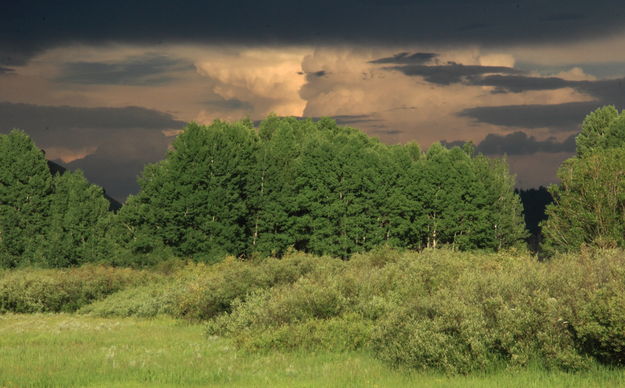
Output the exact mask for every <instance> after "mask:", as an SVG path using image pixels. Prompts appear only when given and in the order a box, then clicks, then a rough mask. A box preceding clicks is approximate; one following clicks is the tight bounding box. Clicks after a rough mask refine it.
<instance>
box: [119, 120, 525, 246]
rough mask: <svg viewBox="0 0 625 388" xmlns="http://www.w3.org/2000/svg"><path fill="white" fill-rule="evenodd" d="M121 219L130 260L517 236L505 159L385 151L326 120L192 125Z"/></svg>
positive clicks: (503, 241)
mask: <svg viewBox="0 0 625 388" xmlns="http://www.w3.org/2000/svg"><path fill="white" fill-rule="evenodd" d="M140 184H141V191H140V192H139V194H137V195H136V196H132V197H130V198H129V200H128V202H127V204H126V205H125V206H124V208H122V210H121V212H120V214H119V223H120V225H121V226H122V227H121V228H120V231H121V237H120V240H121V241H122V242H123V244H124V245H125V246H126V247H127V248H128V249H130V250H131V251H132V252H134V253H136V254H141V253H150V252H153V251H154V250H157V249H161V248H162V247H167V248H170V249H173V251H174V253H175V254H177V255H182V256H193V257H198V258H201V257H210V256H214V255H218V254H224V253H227V254H232V255H237V256H247V255H263V256H265V255H278V256H280V255H281V254H282V253H284V252H285V251H286V250H288V249H290V248H294V249H298V250H303V251H307V252H312V253H316V254H329V255H334V256H338V257H343V258H346V257H349V256H350V255H352V254H353V253H357V252H364V251H367V250H370V249H372V248H374V247H376V246H379V245H383V244H386V245H392V246H398V247H406V248H413V249H421V248H425V247H427V246H432V247H435V246H440V245H452V246H455V247H457V248H458V249H463V250H465V249H490V250H497V249H501V248H505V247H509V246H512V245H515V244H518V243H519V242H520V241H521V240H522V239H523V238H524V237H525V235H526V232H525V230H524V226H523V220H522V216H521V203H520V200H519V198H518V196H517V195H516V194H515V193H514V191H513V186H514V182H513V178H512V176H511V175H510V174H509V172H508V168H507V164H506V163H505V161H496V160H490V159H487V158H485V157H483V156H479V155H474V148H473V147H470V146H468V147H465V148H454V149H451V150H449V149H446V148H444V147H443V146H441V145H440V144H435V145H433V146H432V147H431V148H430V149H429V150H428V151H427V152H422V151H421V150H420V149H419V147H418V146H416V145H414V144H407V145H393V146H389V145H384V144H382V143H380V142H379V141H378V140H376V139H373V138H370V137H368V136H367V135H365V134H364V133H362V132H361V131H358V130H355V129H352V128H347V127H340V126H337V125H336V123H335V122H334V121H333V120H330V119H322V120H318V121H312V120H297V119H294V118H280V117H276V116H270V117H268V118H267V119H266V120H264V121H263V122H262V123H261V124H260V126H259V129H258V131H255V130H254V129H253V128H252V126H251V123H250V122H249V121H244V122H236V123H225V122H221V121H216V122H214V123H213V124H211V125H208V126H202V125H198V124H195V123H192V124H189V125H188V126H187V128H186V129H185V130H184V132H183V133H182V134H181V135H179V137H178V138H177V139H176V140H175V141H174V143H173V145H172V148H171V150H170V152H169V153H168V155H167V157H166V158H165V160H163V161H161V162H160V163H157V164H155V165H151V166H149V167H147V168H146V170H145V171H144V173H143V175H142V177H141V179H140Z"/></svg>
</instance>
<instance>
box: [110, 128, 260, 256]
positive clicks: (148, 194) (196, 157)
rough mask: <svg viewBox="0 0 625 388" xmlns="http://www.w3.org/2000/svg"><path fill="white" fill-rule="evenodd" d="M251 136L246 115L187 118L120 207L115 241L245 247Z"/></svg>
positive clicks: (209, 250)
mask: <svg viewBox="0 0 625 388" xmlns="http://www.w3.org/2000/svg"><path fill="white" fill-rule="evenodd" d="M256 144H257V135H256V133H255V132H254V130H253V128H251V125H250V123H249V121H244V122H238V123H233V124H228V123H224V122H220V121H215V122H214V123H213V124H211V125H210V126H202V125H198V124H194V123H192V124H189V125H188V126H187V127H186V128H185V130H184V132H183V133H182V134H180V135H179V136H178V137H177V138H176V140H175V141H174V143H173V145H172V150H171V151H170V152H169V153H168V155H167V157H166V158H165V160H163V161H162V162H160V163H157V164H154V165H151V166H149V167H147V168H146V170H145V171H144V173H143V176H142V177H141V179H140V181H139V183H140V186H141V191H140V192H139V194H137V195H136V196H132V197H130V198H129V199H128V202H127V204H126V206H124V207H123V208H122V210H121V211H120V214H119V220H118V221H119V223H120V225H121V230H122V236H121V242H122V244H124V245H125V246H127V247H128V248H130V249H131V250H132V251H133V252H135V253H149V252H151V251H153V250H155V249H158V248H160V247H163V246H165V247H170V248H172V249H173V251H174V253H175V254H177V255H181V256H218V255H222V254H226V253H227V254H234V255H241V254H243V253H245V251H246V241H247V237H248V236H249V231H250V228H251V219H252V217H251V214H250V210H249V207H248V206H249V203H248V196H249V187H250V180H252V177H251V176H250V172H251V171H252V164H253V163H254V152H255V148H256Z"/></svg>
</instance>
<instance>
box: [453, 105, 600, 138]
mask: <svg viewBox="0 0 625 388" xmlns="http://www.w3.org/2000/svg"><path fill="white" fill-rule="evenodd" d="M601 105H602V104H601V103H599V102H594V101H589V102H569V103H565V104H551V105H538V104H536V105H504V106H481V107H476V108H470V109H465V110H463V111H462V112H460V113H459V114H458V115H459V116H461V117H470V118H472V119H474V120H477V121H479V122H482V123H489V124H494V125H502V126H507V127H520V128H550V129H551V130H553V131H573V130H576V129H578V128H579V126H580V124H581V122H582V120H583V119H584V117H585V116H586V115H587V114H588V113H589V112H591V111H593V110H595V109H596V108H598V107H599V106H601Z"/></svg>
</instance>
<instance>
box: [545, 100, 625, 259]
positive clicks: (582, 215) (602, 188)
mask: <svg viewBox="0 0 625 388" xmlns="http://www.w3.org/2000/svg"><path fill="white" fill-rule="evenodd" d="M576 144H577V155H576V156H575V157H574V158H571V159H568V160H566V161H565V162H564V163H563V164H562V166H561V167H560V169H559V170H558V177H559V178H560V180H561V183H560V184H559V185H553V186H551V187H550V189H549V191H550V192H551V194H552V195H553V198H554V203H553V204H551V205H549V206H548V207H547V215H548V218H547V220H546V221H545V222H544V223H543V224H542V225H543V233H544V235H545V240H544V244H543V247H544V249H545V251H546V252H547V253H550V254H552V253H554V252H557V251H563V252H569V251H577V250H579V249H580V247H581V246H582V245H591V246H599V247H617V246H618V247H624V246H625V227H624V225H625V114H624V113H623V112H621V113H618V111H617V110H616V108H614V107H613V106H606V107H603V108H599V109H597V110H596V111H594V112H592V113H590V114H589V115H588V116H586V118H585V119H584V122H583V124H582V130H581V133H580V134H579V135H578V136H577V139H576Z"/></svg>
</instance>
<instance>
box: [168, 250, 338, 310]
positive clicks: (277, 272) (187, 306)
mask: <svg viewBox="0 0 625 388" xmlns="http://www.w3.org/2000/svg"><path fill="white" fill-rule="evenodd" d="M343 264H344V263H343V262H342V261H340V260H337V259H330V258H327V257H315V256H312V255H307V254H302V253H296V254H293V255H288V256H286V257H284V258H282V259H273V258H269V259H264V260H259V261H253V262H244V261H241V260H237V259H234V258H232V257H230V258H227V259H226V260H224V261H223V262H221V263H218V264H215V265H212V266H205V265H201V264H197V265H192V266H189V267H188V268H187V269H185V270H184V271H183V274H182V276H185V277H186V279H187V280H186V281H185V284H182V285H181V287H182V289H183V291H182V292H181V294H180V299H179V300H178V301H177V308H176V312H175V313H176V315H177V316H180V317H185V318H188V319H194V320H205V319H210V318H212V317H215V316H216V315H218V314H220V313H222V312H228V311H230V310H231V305H232V303H233V302H234V301H235V300H237V299H239V300H244V299H245V298H246V297H247V296H248V295H249V294H251V293H252V292H253V291H255V290H259V289H267V288H270V287H273V286H277V285H280V284H288V283H292V282H295V281H296V280H298V279H299V278H300V277H302V276H304V275H306V274H313V273H315V272H323V271H326V270H329V271H332V268H339V267H341V266H342V265H343ZM185 272H186V275H185Z"/></svg>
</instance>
